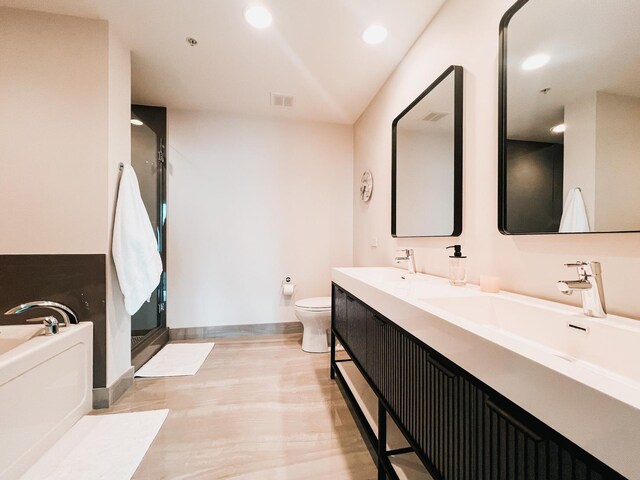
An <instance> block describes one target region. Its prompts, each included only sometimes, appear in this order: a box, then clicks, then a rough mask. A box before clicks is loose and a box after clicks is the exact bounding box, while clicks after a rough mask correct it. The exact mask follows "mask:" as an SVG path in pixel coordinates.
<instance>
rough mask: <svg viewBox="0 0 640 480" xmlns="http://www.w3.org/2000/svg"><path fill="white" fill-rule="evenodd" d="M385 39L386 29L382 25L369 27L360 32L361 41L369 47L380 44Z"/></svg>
mask: <svg viewBox="0 0 640 480" xmlns="http://www.w3.org/2000/svg"><path fill="white" fill-rule="evenodd" d="M385 38H387V29H386V28H384V27H383V26H382V25H370V26H369V27H367V29H366V30H365V31H364V32H362V40H364V42H365V43H368V44H369V45H376V44H378V43H382V42H384V40H385Z"/></svg>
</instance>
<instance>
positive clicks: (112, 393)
mask: <svg viewBox="0 0 640 480" xmlns="http://www.w3.org/2000/svg"><path fill="white" fill-rule="evenodd" d="M133 373H134V368H133V366H132V367H131V368H129V369H128V370H127V371H126V372H124V373H123V374H122V376H121V377H120V378H119V379H118V380H116V381H115V382H113V383H112V384H111V386H109V387H104V388H94V389H93V408H94V409H101V408H109V407H110V406H112V405H113V404H114V403H115V402H116V401H117V400H118V399H119V398H120V397H121V396H122V395H123V394H124V392H126V391H127V390H128V389H129V387H131V385H133Z"/></svg>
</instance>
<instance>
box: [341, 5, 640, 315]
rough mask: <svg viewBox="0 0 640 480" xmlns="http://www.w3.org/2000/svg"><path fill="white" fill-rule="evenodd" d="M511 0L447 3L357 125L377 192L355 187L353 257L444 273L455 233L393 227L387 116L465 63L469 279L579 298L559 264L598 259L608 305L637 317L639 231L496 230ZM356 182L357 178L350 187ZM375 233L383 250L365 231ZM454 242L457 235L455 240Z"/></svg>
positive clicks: (358, 151)
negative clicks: (399, 257) (366, 195)
mask: <svg viewBox="0 0 640 480" xmlns="http://www.w3.org/2000/svg"><path fill="white" fill-rule="evenodd" d="M512 3H513V1H512V0H485V1H482V2H469V1H467V0H449V1H448V2H447V3H445V5H444V6H443V8H442V9H441V10H440V12H439V13H438V15H437V16H436V18H435V19H434V20H433V21H432V23H431V24H430V25H429V26H428V27H427V29H426V31H425V32H424V34H423V35H422V36H421V37H420V38H419V39H418V41H417V42H416V43H415V44H414V46H413V47H412V49H411V50H410V51H409V53H408V54H407V56H406V57H405V58H404V60H403V61H402V62H401V63H400V65H399V66H398V68H397V69H396V71H395V72H394V73H393V74H392V76H391V77H390V78H389V79H388V81H387V83H386V84H385V85H384V87H383V88H382V89H381V90H380V92H379V93H378V94H377V95H376V97H375V98H374V100H373V101H372V102H371V104H370V105H369V106H368V107H367V109H366V110H365V112H364V113H363V115H362V116H361V117H360V119H359V120H358V121H357V122H356V124H355V127H354V128H355V133H354V134H355V140H354V141H355V143H354V151H355V158H354V179H357V178H359V176H360V174H361V173H362V172H363V171H364V170H367V169H370V170H371V171H372V173H373V175H374V182H375V185H376V186H375V190H374V193H373V196H372V198H371V201H370V202H369V204H362V203H361V202H360V200H359V198H358V196H357V189H356V188H354V196H353V198H354V261H355V263H356V264H357V265H392V261H393V255H394V250H395V249H396V248H408V247H411V248H415V249H416V261H417V264H418V267H419V269H420V270H421V271H423V272H427V273H432V274H436V275H440V276H446V275H447V265H448V264H447V261H448V254H447V253H446V252H445V250H444V247H445V246H447V245H450V244H451V243H452V239H450V238H449V239H447V238H443V239H428V238H425V239H404V240H403V239H398V240H394V239H393V238H392V237H391V234H390V222H391V212H390V209H391V207H390V205H391V202H390V183H391V180H390V176H391V159H390V152H391V122H392V120H393V118H395V116H396V115H397V114H398V113H399V112H400V111H402V109H403V108H404V107H406V105H408V104H409V103H410V102H411V101H412V100H413V99H414V98H415V97H416V96H417V95H418V94H419V93H420V92H422V91H423V90H424V88H425V87H426V86H427V85H429V84H430V83H431V82H432V81H433V80H435V78H436V77H437V76H438V75H440V74H441V73H442V72H443V71H444V70H445V68H447V67H448V66H449V65H451V64H458V65H462V66H463V67H464V68H465V79H464V84H465V88H464V96H465V100H464V152H465V153H464V162H465V167H464V174H465V179H464V225H463V234H462V236H461V237H460V238H459V241H460V243H462V245H463V246H464V251H465V253H466V254H467V255H468V256H469V261H470V264H469V267H470V272H469V273H470V280H471V281H473V282H477V281H478V276H479V275H480V274H494V275H498V276H499V277H501V280H502V285H503V288H504V289H506V290H510V291H515V292H521V293H525V294H529V295H534V296H537V297H542V298H549V299H553V300H557V301H561V302H571V303H574V304H577V303H578V302H579V297H578V296H575V295H574V296H573V297H566V296H563V295H562V294H560V293H559V292H557V290H556V288H555V282H556V281H557V280H559V279H563V278H571V277H572V276H573V274H574V273H573V272H572V271H569V270H567V269H566V268H564V267H563V263H565V262H568V261H575V260H577V259H585V260H588V259H591V260H599V261H601V262H602V265H603V269H604V273H603V276H604V282H605V291H606V297H607V305H608V307H609V310H610V311H611V312H613V313H620V314H626V315H629V316H632V317H635V318H640V304H639V303H638V301H637V297H638V294H637V291H636V290H637V289H636V286H635V285H634V284H633V282H630V281H629V279H630V278H634V276H635V275H636V274H637V272H638V271H640V234H625V235H612V234H599V235H565V236H561V235H547V236H503V235H501V234H500V233H499V232H498V229H497V210H498V205H497V188H498V186H497V177H498V161H497V158H498V153H497V152H498V144H497V138H498V132H497V124H498V107H497V105H498V98H497V93H498V79H497V72H498V25H499V22H500V18H501V17H502V15H503V14H504V12H505V11H506V10H507V9H508V8H509V7H510V6H511V5H512ZM355 186H356V183H355V182H354V187H355ZM372 236H377V237H378V241H379V243H378V247H377V248H373V247H369V246H368V245H369V238H370V237H372ZM456 242H457V240H456Z"/></svg>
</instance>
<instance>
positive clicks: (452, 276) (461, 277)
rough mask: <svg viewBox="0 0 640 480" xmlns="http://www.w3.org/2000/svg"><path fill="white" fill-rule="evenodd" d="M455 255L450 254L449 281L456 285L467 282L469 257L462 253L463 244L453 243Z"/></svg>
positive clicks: (459, 285)
mask: <svg viewBox="0 0 640 480" xmlns="http://www.w3.org/2000/svg"><path fill="white" fill-rule="evenodd" d="M447 248H453V255H451V256H449V283H450V284H451V285H455V286H456V287H461V286H463V285H466V284H467V257H465V256H463V255H462V246H461V245H451V246H450V247H447Z"/></svg>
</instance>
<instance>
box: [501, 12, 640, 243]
mask: <svg viewBox="0 0 640 480" xmlns="http://www.w3.org/2000/svg"><path fill="white" fill-rule="evenodd" d="M638 25H640V2H638V1H637V0H598V1H588V2H584V1H580V0H562V1H558V0H530V1H528V2H526V3H524V5H523V6H522V7H521V8H520V9H519V10H518V11H517V12H516V13H515V14H514V16H513V17H512V18H511V20H510V21H509V24H508V32H507V36H506V45H503V46H506V52H507V55H506V58H504V60H505V62H506V65H503V67H506V88H507V96H506V136H504V144H503V149H504V150H503V154H504V158H503V167H504V171H505V173H506V175H505V176H504V177H503V179H502V182H505V180H506V183H503V185H505V187H506V192H504V193H505V197H504V201H505V203H506V205H503V208H502V212H503V215H505V218H503V223H502V227H503V229H504V230H505V231H506V233H548V232H560V233H584V232H606V231H633V230H640V28H639V27H638ZM503 72H505V70H503ZM505 177H506V178H505ZM504 207H506V208H504Z"/></svg>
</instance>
